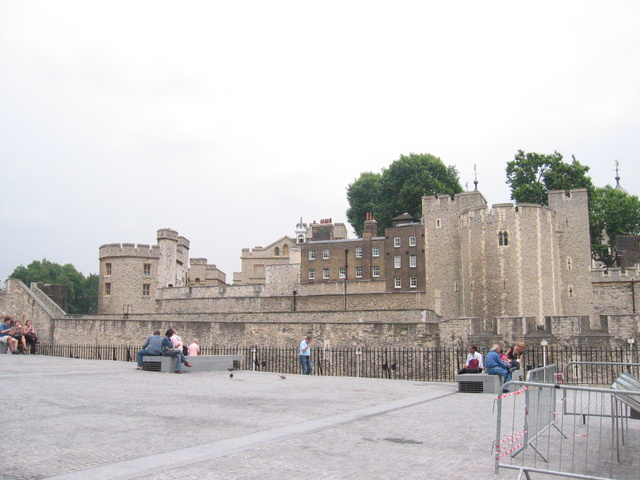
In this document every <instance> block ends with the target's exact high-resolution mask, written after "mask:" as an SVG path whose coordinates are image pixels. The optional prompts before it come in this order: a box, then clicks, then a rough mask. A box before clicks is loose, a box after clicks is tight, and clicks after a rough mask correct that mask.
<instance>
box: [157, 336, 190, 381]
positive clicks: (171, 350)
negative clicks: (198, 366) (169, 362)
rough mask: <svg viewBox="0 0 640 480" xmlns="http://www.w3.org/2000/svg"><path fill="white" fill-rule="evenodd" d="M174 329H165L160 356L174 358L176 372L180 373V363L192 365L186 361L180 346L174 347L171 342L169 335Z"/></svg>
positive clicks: (186, 365) (187, 365)
mask: <svg viewBox="0 0 640 480" xmlns="http://www.w3.org/2000/svg"><path fill="white" fill-rule="evenodd" d="M174 333H175V330H173V328H170V329H169V330H167V333H166V336H165V337H164V338H163V339H162V356H163V357H173V358H175V360H176V373H182V364H183V363H184V366H185V367H191V366H192V365H191V364H190V363H189V362H187V359H186V357H185V356H184V355H183V354H182V346H181V347H180V348H179V349H176V348H175V347H174V345H173V343H172V342H171V337H173V334H174Z"/></svg>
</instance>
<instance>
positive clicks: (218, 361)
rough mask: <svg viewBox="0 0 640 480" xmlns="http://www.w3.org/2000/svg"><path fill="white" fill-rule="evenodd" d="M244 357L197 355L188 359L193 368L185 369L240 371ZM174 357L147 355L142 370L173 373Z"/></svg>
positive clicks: (187, 369)
mask: <svg viewBox="0 0 640 480" xmlns="http://www.w3.org/2000/svg"><path fill="white" fill-rule="evenodd" d="M243 360H244V355H196V356H193V357H187V362H189V363H190V364H191V365H193V366H192V367H185V366H184V365H183V368H182V370H183V371H185V372H213V371H221V370H229V369H235V370H238V369H239V368H240V366H241V362H242V361H243ZM175 365H176V364H175V358H174V357H163V356H160V355H157V356H153V355H145V356H144V357H142V369H143V370H147V371H151V372H164V373H172V372H175V371H176V368H175Z"/></svg>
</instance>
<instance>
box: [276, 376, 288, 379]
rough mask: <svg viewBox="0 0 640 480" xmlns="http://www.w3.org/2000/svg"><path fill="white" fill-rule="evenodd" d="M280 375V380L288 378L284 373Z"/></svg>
mask: <svg viewBox="0 0 640 480" xmlns="http://www.w3.org/2000/svg"><path fill="white" fill-rule="evenodd" d="M278 376H279V377H280V380H284V379H285V378H287V377H285V376H284V375H278Z"/></svg>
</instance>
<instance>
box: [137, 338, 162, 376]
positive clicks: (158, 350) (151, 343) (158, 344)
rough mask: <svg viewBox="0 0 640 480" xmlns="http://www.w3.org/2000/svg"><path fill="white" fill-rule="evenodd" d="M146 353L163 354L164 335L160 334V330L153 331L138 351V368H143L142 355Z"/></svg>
mask: <svg viewBox="0 0 640 480" xmlns="http://www.w3.org/2000/svg"><path fill="white" fill-rule="evenodd" d="M145 355H154V356H155V355H162V337H161V336H160V330H156V331H155V332H153V335H150V336H149V338H147V341H146V342H144V345H143V346H142V350H140V351H139V352H138V358H137V360H138V370H142V357H144V356H145Z"/></svg>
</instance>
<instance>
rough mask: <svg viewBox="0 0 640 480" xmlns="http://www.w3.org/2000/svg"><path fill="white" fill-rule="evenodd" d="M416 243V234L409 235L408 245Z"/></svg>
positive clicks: (412, 245)
mask: <svg viewBox="0 0 640 480" xmlns="http://www.w3.org/2000/svg"><path fill="white" fill-rule="evenodd" d="M416 245H417V243H416V236H415V235H411V236H410V237H409V246H410V247H415V246H416Z"/></svg>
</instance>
